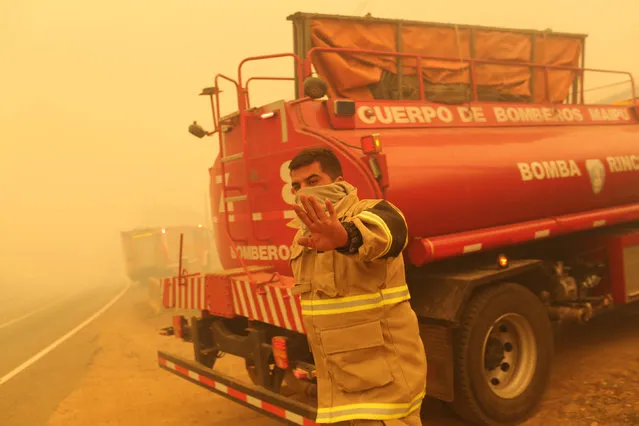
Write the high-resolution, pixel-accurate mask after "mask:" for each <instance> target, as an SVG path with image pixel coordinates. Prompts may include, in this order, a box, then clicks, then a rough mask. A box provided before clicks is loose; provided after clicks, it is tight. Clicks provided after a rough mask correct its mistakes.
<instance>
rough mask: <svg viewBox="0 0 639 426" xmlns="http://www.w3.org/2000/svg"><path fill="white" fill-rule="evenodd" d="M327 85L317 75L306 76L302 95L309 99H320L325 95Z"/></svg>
mask: <svg viewBox="0 0 639 426" xmlns="http://www.w3.org/2000/svg"><path fill="white" fill-rule="evenodd" d="M327 92H328V86H327V85H326V82H325V81H324V80H322V79H321V78H319V77H308V78H306V80H304V95H306V96H308V97H309V98H311V99H320V98H323V97H324V96H326V93H327Z"/></svg>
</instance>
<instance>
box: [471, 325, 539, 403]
mask: <svg viewBox="0 0 639 426" xmlns="http://www.w3.org/2000/svg"><path fill="white" fill-rule="evenodd" d="M482 358H483V359H482V361H483V362H482V364H483V366H484V377H485V379H486V381H487V383H488V386H489V388H490V389H491V390H492V391H493V392H494V393H495V394H496V395H497V396H499V397H501V398H504V399H512V398H515V397H517V396H519V395H520V394H521V393H522V392H524V390H526V388H527V387H528V385H529V384H530V382H531V380H532V378H533V376H534V374H535V367H536V364H537V344H536V340H535V335H534V333H533V331H532V327H531V326H530V324H529V323H528V321H527V320H526V319H525V318H523V317H522V316H520V315H517V314H506V315H503V316H501V317H500V318H498V319H497V320H496V321H495V322H494V323H493V325H492V327H490V329H489V330H488V332H487V333H486V338H485V340H484V346H483V353H482Z"/></svg>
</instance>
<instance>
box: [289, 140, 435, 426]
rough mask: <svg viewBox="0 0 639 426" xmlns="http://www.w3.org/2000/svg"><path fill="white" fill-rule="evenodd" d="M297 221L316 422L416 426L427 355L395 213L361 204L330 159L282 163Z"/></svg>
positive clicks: (383, 205) (295, 256) (382, 205)
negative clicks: (286, 169) (286, 170)
mask: <svg viewBox="0 0 639 426" xmlns="http://www.w3.org/2000/svg"><path fill="white" fill-rule="evenodd" d="M289 169H290V174H291V183H292V192H293V193H294V194H295V196H296V205H294V209H295V212H296V213H297V218H295V219H293V221H291V222H290V223H289V224H288V226H290V227H292V228H297V229H298V231H297V233H296V235H295V238H294V241H293V244H292V248H291V260H290V261H291V267H292V269H293V274H294V276H295V281H296V286H295V290H294V291H295V292H296V293H297V294H300V295H301V296H300V297H301V303H302V316H303V320H304V325H305V328H306V332H307V337H308V340H309V344H310V348H311V351H312V352H313V357H314V359H315V364H316V369H317V381H318V385H317V386H318V410H317V420H316V421H317V422H318V423H320V424H343V425H370V426H372V425H411V426H412V425H421V420H420V408H421V404H422V399H423V398H424V395H425V390H426V355H425V352H424V346H423V343H422V340H421V338H420V335H419V327H418V323H417V316H416V315H415V312H414V311H413V310H412V308H411V306H410V304H409V299H410V294H409V291H408V287H407V285H406V281H405V271H404V260H403V257H402V252H403V250H404V248H405V247H406V244H407V241H408V232H407V225H406V221H405V219H404V217H403V215H402V213H401V212H400V211H399V210H398V209H397V208H396V207H395V206H393V205H392V204H391V203H389V202H387V201H385V200H360V199H359V198H358V196H357V189H356V188H355V187H353V186H352V185H351V184H349V183H348V182H346V181H345V180H344V178H343V177H342V167H341V165H340V163H339V160H338V159H337V157H336V156H335V154H334V153H333V152H332V151H331V150H328V149H325V148H309V149H306V150H304V151H302V152H300V153H299V154H298V155H296V156H295V157H294V158H293V159H292V160H291V163H290V165H289Z"/></svg>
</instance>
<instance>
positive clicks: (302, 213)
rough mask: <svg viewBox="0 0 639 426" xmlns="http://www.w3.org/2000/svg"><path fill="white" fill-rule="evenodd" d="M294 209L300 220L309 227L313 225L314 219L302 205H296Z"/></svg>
mask: <svg viewBox="0 0 639 426" xmlns="http://www.w3.org/2000/svg"><path fill="white" fill-rule="evenodd" d="M293 210H295V213H296V214H297V217H299V218H300V220H301V221H302V222H303V223H304V225H306V227H307V228H310V227H311V226H313V221H312V220H311V219H310V218H309V217H308V215H307V214H306V212H305V211H304V210H302V208H301V207H300V206H298V205H294V206H293Z"/></svg>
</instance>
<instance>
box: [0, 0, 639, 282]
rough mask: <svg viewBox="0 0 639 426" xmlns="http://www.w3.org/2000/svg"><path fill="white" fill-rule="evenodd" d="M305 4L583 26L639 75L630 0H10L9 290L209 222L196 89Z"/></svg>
mask: <svg viewBox="0 0 639 426" xmlns="http://www.w3.org/2000/svg"><path fill="white" fill-rule="evenodd" d="M613 5H614V6H613ZM296 11H305V12H321V13H334V14H357V15H364V14H366V13H368V12H370V13H372V15H373V16H375V17H387V18H406V19H414V20H426V21H441V22H454V23H463V24H481V25H488V26H507V27H520V28H530V29H546V28H551V29H553V30H555V31H564V32H578V33H588V34H589V37H588V39H587V41H586V64H587V66H588V67H592V68H606V69H621V70H628V71H631V72H633V73H634V74H635V75H639V56H637V55H636V49H635V47H634V43H635V42H636V40H639V28H638V27H637V24H636V20H637V16H638V15H639V3H638V2H637V1H636V0H617V1H615V2H600V1H594V0H581V1H577V0H570V1H568V0H562V1H561V2H559V1H557V0H537V1H534V2H521V1H501V0H500V1H472V2H471V1H458V2H424V1H416V0H394V1H381V0H377V1H350V2H349V1H343V0H341V1H336V0H324V1H321V2H308V1H305V2H302V1H299V0H297V1H293V0H282V1H278V2H258V1H254V0H251V1H249V0H237V1H234V2H220V1H214V0H209V1H203V0H192V1H187V2H181V1H166V0H155V1H149V0H138V1H135V2H131V1H123V0H112V1H110V2H86V1H80V0H57V1H45V0H21V1H9V0H2V1H0V40H1V42H0V53H1V56H0V57H1V58H2V68H1V71H0V76H1V78H0V88H1V91H0V93H1V96H2V98H1V99H2V101H1V102H0V141H1V143H2V145H1V146H2V152H3V154H2V156H1V158H0V179H1V181H0V190H1V195H2V198H1V203H2V213H1V216H0V254H1V255H0V295H2V294H3V292H5V293H6V292H16V291H20V290H26V291H28V292H35V291H38V290H39V289H51V288H61V287H66V286H92V285H99V284H100V283H105V282H108V281H112V280H124V279H125V277H124V271H123V265H122V260H121V259H122V254H121V250H120V241H119V231H120V230H123V229H127V228H132V227H137V226H144V225H148V226H164V225H176V224H197V223H206V224H208V223H209V222H208V221H207V219H206V215H207V212H206V207H205V206H206V203H207V190H208V189H207V188H208V172H207V167H208V166H209V165H210V164H211V163H212V161H213V158H214V156H215V155H216V152H217V149H216V147H215V142H216V140H214V139H203V140H197V139H195V138H194V137H192V136H191V135H189V134H188V133H187V130H186V129H187V126H188V125H189V124H190V123H191V122H192V121H193V120H197V121H198V122H200V123H202V124H203V125H204V126H205V127H209V128H210V126H211V124H210V123H211V118H210V110H209V106H208V104H207V101H206V99H204V98H201V97H198V96H196V95H197V94H198V93H199V90H200V89H201V88H202V87H205V86H207V85H212V80H211V79H212V76H213V75H215V73H218V72H220V73H224V74H227V75H229V76H235V75H236V73H237V71H236V70H237V68H236V67H237V64H238V63H239V62H240V60H241V59H242V58H244V57H246V56H252V55H261V54H267V53H274V52H282V51H290V50H291V49H292V40H291V33H292V31H291V23H290V22H288V21H286V19H285V18H286V16H287V15H289V14H291V13H294V12H296ZM289 70H290V67H289V62H288V61H274V62H272V63H271V64H270V66H269V64H268V63H265V64H262V65H261V66H260V70H259V72H260V74H262V75H267V74H271V75H288V74H289ZM250 71H251V72H255V71H256V67H253V68H251V69H250ZM602 83H605V82H603V80H602V81H600V80H598V79H596V78H595V77H594V76H593V78H592V79H591V80H589V84H592V85H597V84H602ZM288 89H289V88H288V87H283V86H282V85H277V84H265V83H262V84H256V85H255V86H254V91H253V92H252V99H254V100H255V102H256V103H264V102H269V101H273V100H276V99H279V98H282V97H286V96H289V93H290V90H288ZM615 90H617V89H615ZM227 95H228V92H227ZM229 98H230V96H229V97H227V98H226V105H225V111H223V112H225V113H228V112H231V111H230V110H231V109H233V107H234V106H235V105H234V104H232V103H231V102H229V101H228V100H229Z"/></svg>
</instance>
